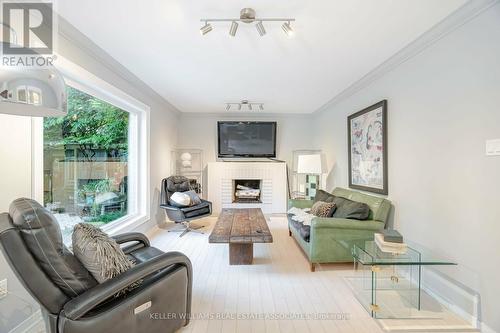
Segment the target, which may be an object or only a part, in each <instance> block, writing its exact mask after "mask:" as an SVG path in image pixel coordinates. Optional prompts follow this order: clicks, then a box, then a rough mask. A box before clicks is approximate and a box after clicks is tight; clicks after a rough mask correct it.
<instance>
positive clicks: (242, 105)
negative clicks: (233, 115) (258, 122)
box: [226, 99, 264, 111]
mask: <svg viewBox="0 0 500 333" xmlns="http://www.w3.org/2000/svg"><path fill="white" fill-rule="evenodd" d="M233 106H234V108H233ZM236 107H237V108H238V111H241V110H248V111H253V110H257V109H258V110H260V111H263V110H264V103H259V102H250V101H249V100H247V99H244V100H242V101H241V102H227V103H226V111H230V110H232V109H235V108H236Z"/></svg>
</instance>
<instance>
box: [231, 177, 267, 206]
mask: <svg viewBox="0 0 500 333" xmlns="http://www.w3.org/2000/svg"><path fill="white" fill-rule="evenodd" d="M261 183H262V181H261V180H260V179H234V180H233V203H261V202H262V201H261V200H260V190H261Z"/></svg>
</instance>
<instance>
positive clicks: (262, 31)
mask: <svg viewBox="0 0 500 333" xmlns="http://www.w3.org/2000/svg"><path fill="white" fill-rule="evenodd" d="M255 28H257V31H258V32H259V35H260V36H261V37H262V36H264V35H265V34H266V29H264V25H263V24H262V21H259V23H257V24H256V25H255Z"/></svg>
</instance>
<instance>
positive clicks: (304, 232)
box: [299, 225, 311, 243]
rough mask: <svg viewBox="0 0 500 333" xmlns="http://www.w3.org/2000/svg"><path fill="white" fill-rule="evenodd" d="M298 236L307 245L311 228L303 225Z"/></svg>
mask: <svg viewBox="0 0 500 333" xmlns="http://www.w3.org/2000/svg"><path fill="white" fill-rule="evenodd" d="M299 234H300V237H302V239H303V240H305V241H306V242H308V243H309V240H310V239H311V226H310V225H303V226H302V227H301V228H300V230H299Z"/></svg>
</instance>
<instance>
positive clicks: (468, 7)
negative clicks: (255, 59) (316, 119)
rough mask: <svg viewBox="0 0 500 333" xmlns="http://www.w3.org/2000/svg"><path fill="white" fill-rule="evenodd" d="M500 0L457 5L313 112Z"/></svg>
mask: <svg viewBox="0 0 500 333" xmlns="http://www.w3.org/2000/svg"><path fill="white" fill-rule="evenodd" d="M499 2H500V0H470V1H468V2H467V3H465V4H464V5H463V6H462V7H460V8H458V9H457V10H456V11H454V12H453V13H451V14H450V15H449V16H447V17H446V18H444V19H443V20H442V21H441V22H439V23H437V24H436V25H434V26H433V27H432V28H430V29H429V30H428V31H426V32H424V33H423V34H422V35H420V37H418V38H417V39H415V40H414V41H413V42H411V43H410V44H408V45H407V46H405V47H404V48H403V49H401V50H400V51H398V52H397V53H395V54H394V55H393V56H392V57H390V58H389V59H387V60H386V61H384V62H383V63H382V64H380V65H379V66H377V67H375V69H373V70H372V71H371V72H369V73H368V74H366V75H365V76H363V77H362V78H361V79H359V80H358V81H356V82H355V83H353V84H352V85H350V86H349V87H347V88H346V89H344V90H343V91H342V92H341V93H339V94H338V95H336V96H335V97H334V98H332V99H331V100H330V101H328V102H327V103H325V104H324V105H323V106H321V107H320V108H319V109H317V110H316V111H314V112H313V114H320V113H322V112H324V111H325V110H328V109H329V108H331V107H333V106H334V105H336V104H338V103H340V102H341V101H343V100H345V99H346V98H348V97H350V96H352V95H354V94H355V93H357V92H358V91H360V90H362V89H364V88H366V87H367V86H369V85H370V84H371V83H373V82H375V81H377V80H378V79H380V78H381V77H383V76H384V75H386V74H387V73H389V72H390V71H392V70H394V69H395V68H397V67H399V66H400V65H401V64H403V63H405V62H406V61H408V60H409V59H412V58H413V57H415V56H417V55H418V54H419V53H421V52H422V51H424V50H425V49H427V48H428V47H430V46H431V45H433V44H434V43H436V42H437V41H439V40H440V39H442V38H443V37H445V36H446V35H448V34H449V33H451V32H453V31H455V30H456V29H458V28H460V27H461V26H463V25H464V24H465V23H467V22H469V21H470V20H472V19H473V18H475V17H476V16H478V15H479V14H481V13H482V12H484V11H486V10H487V9H489V8H491V7H492V6H494V5H496V4H498V3H499Z"/></svg>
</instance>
